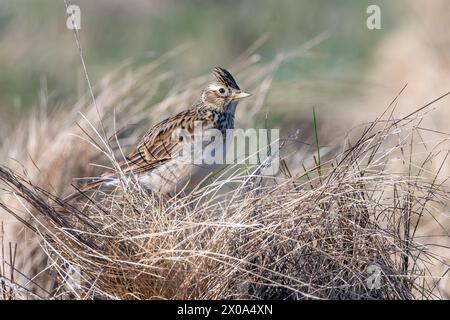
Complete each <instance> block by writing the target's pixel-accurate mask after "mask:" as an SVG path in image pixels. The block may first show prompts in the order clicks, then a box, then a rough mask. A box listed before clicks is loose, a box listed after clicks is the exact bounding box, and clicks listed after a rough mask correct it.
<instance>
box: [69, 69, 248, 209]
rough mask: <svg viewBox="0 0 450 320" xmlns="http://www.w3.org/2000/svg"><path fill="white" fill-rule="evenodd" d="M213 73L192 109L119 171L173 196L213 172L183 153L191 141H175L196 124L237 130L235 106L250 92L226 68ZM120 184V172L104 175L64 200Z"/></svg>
mask: <svg viewBox="0 0 450 320" xmlns="http://www.w3.org/2000/svg"><path fill="white" fill-rule="evenodd" d="M213 74H214V77H215V81H214V82H212V83H210V84H209V85H208V86H207V87H206V88H205V89H204V90H203V91H202V93H201V96H200V98H199V99H198V100H197V101H196V102H195V103H194V104H193V105H192V106H191V107H190V108H189V109H187V110H185V111H182V112H180V113H178V114H176V115H174V116H172V117H169V118H167V119H165V120H163V121H161V122H160V123H158V124H156V125H155V126H154V127H153V128H151V129H150V130H149V131H148V132H147V133H146V134H145V135H144V136H143V137H142V138H141V140H140V142H139V143H138V144H137V146H136V148H135V149H134V150H133V151H132V152H131V153H130V154H129V155H128V156H127V157H126V159H124V160H123V161H121V162H119V164H118V166H119V168H120V171H121V172H122V173H123V174H124V175H125V176H132V175H134V176H135V177H136V178H137V180H138V181H139V183H140V184H141V185H142V186H143V187H145V188H146V189H148V190H151V191H153V192H159V193H163V194H171V193H174V192H176V191H177V190H178V189H179V188H182V187H183V186H184V185H185V184H186V183H187V182H189V181H193V180H195V181H200V180H201V179H203V178H204V177H205V176H206V175H208V174H210V173H211V172H212V171H213V170H214V167H215V166H204V165H198V164H196V163H193V161H192V160H193V159H192V157H186V152H183V151H185V150H186V144H187V143H188V142H187V141H186V140H190V139H182V138H178V139H174V136H175V135H176V134H175V133H176V132H177V131H179V130H183V131H184V132H185V133H186V132H187V134H188V135H189V136H192V135H194V131H195V130H194V129H195V127H196V126H197V125H201V128H202V130H205V131H206V130H209V129H216V130H219V131H220V132H222V133H225V131H226V130H227V129H234V117H235V110H236V106H237V104H238V102H239V100H240V99H242V98H246V97H248V96H250V93H247V92H244V91H242V90H241V89H240V88H239V86H238V84H237V83H236V81H235V79H234V78H233V76H232V75H231V74H230V73H229V72H228V71H227V70H225V69H224V68H220V67H216V68H215V69H214V72H213ZM178 135H179V134H178ZM225 136H226V135H225V134H224V135H223V137H225ZM191 141H192V140H191ZM189 148H190V147H188V149H189ZM119 182H120V175H119V173H118V172H114V171H110V172H105V173H104V174H102V175H101V176H99V177H95V178H92V179H90V180H89V181H87V182H86V183H85V184H84V185H82V186H81V187H80V188H79V189H78V191H77V192H75V193H73V194H71V195H69V196H67V197H66V198H65V201H69V200H73V199H75V198H78V197H79V196H82V195H83V194H84V193H85V192H87V191H89V190H92V189H96V188H100V187H102V186H116V185H118V184H119Z"/></svg>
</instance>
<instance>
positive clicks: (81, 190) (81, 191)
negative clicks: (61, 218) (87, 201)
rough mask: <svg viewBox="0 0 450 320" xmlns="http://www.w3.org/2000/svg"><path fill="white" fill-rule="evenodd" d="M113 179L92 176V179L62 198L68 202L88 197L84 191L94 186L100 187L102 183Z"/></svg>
mask: <svg viewBox="0 0 450 320" xmlns="http://www.w3.org/2000/svg"><path fill="white" fill-rule="evenodd" d="M112 180H113V179H112V178H111V177H96V178H93V179H92V180H90V181H88V182H86V183H85V184H83V185H82V186H81V187H80V188H77V191H75V192H74V193H71V194H69V195H68V196H66V197H65V198H63V199H62V200H63V201H64V202H68V201H72V200H75V199H78V198H81V197H83V196H84V197H88V196H87V195H86V192H88V191H90V190H92V189H95V188H100V187H101V186H102V185H103V184H105V183H108V182H111V181H112Z"/></svg>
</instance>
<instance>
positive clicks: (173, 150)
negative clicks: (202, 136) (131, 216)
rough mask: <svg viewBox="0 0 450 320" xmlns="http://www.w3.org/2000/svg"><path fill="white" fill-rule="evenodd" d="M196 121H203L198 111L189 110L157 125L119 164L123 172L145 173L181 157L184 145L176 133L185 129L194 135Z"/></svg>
mask: <svg viewBox="0 0 450 320" xmlns="http://www.w3.org/2000/svg"><path fill="white" fill-rule="evenodd" d="M194 121H202V119H198V113H197V112H196V109H189V110H186V111H183V112H181V113H178V114H176V115H175V116H173V117H170V118H168V119H166V120H164V121H162V122H160V123H158V124H157V125H155V126H154V127H153V128H152V129H150V131H148V132H147V133H146V134H145V135H144V136H143V137H142V139H141V141H140V143H139V144H138V145H137V147H136V149H135V150H134V151H133V152H132V153H130V154H129V155H128V156H127V157H126V159H125V160H124V161H121V162H120V163H119V164H120V167H121V169H122V170H123V172H124V173H127V172H134V173H136V174H138V173H141V172H145V171H148V170H151V169H152V168H154V167H155V166H158V165H160V164H162V163H164V162H165V161H167V160H170V159H173V158H174V157H176V156H178V155H181V153H182V151H183V144H182V142H181V141H180V140H179V139H176V138H177V135H176V134H174V133H175V131H176V130H178V129H182V130H183V129H184V130H187V131H188V132H189V133H190V134H192V133H193V130H194V125H193V124H194Z"/></svg>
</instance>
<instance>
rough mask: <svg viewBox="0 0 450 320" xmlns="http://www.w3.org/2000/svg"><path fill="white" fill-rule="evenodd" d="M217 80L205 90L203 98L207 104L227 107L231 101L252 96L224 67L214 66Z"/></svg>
mask: <svg viewBox="0 0 450 320" xmlns="http://www.w3.org/2000/svg"><path fill="white" fill-rule="evenodd" d="M213 74H214V77H215V81H214V82H213V83H211V84H209V85H208V86H207V87H206V89H205V90H203V94H202V100H203V102H204V103H205V104H208V105H213V106H217V107H223V108H226V107H227V106H228V105H230V103H231V102H237V101H238V100H240V99H243V98H246V97H249V96H251V94H250V93H248V92H245V91H242V90H241V89H240V88H239V86H238V85H237V83H236V81H235V80H234V78H233V76H232V75H231V74H230V73H229V72H228V71H227V70H225V69H224V68H219V67H216V68H214V72H213Z"/></svg>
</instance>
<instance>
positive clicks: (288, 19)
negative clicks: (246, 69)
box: [0, 0, 402, 119]
mask: <svg viewBox="0 0 450 320" xmlns="http://www.w3.org/2000/svg"><path fill="white" fill-rule="evenodd" d="M71 3H72V4H77V5H79V6H80V8H81V31H80V36H81V43H82V46H83V49H84V57H85V59H86V64H87V68H88V70H89V73H90V77H91V81H92V82H93V83H95V82H96V81H97V80H98V79H99V78H100V77H101V76H102V75H104V74H106V73H108V71H111V70H112V69H114V68H115V67H117V66H118V65H119V64H120V63H121V62H123V61H124V60H125V59H128V58H132V59H136V60H143V61H145V60H146V59H147V60H148V58H149V57H156V56H159V55H161V54H164V52H167V51H168V50H170V49H173V48H175V47H177V46H180V45H182V44H188V45H189V49H188V50H187V51H186V54H185V55H183V56H182V57H181V58H180V59H177V60H176V61H174V62H172V65H170V66H168V68H169V69H171V70H175V72H176V73H177V74H179V75H180V77H181V78H189V77H192V76H197V75H200V74H203V73H205V72H207V71H209V70H211V68H212V67H213V66H215V65H222V66H229V65H230V64H232V63H233V61H234V59H235V58H236V57H238V56H239V55H240V54H241V53H242V52H243V51H245V50H246V49H247V48H249V46H250V45H251V44H252V43H254V42H255V41H256V40H257V39H258V38H260V37H261V36H263V35H266V36H267V41H266V42H265V44H264V45H263V46H262V47H261V49H259V50H258V53H259V54H260V55H261V59H262V60H263V61H264V60H270V59H273V57H274V56H275V55H276V54H277V53H279V52H287V51H289V50H292V49H295V48H297V47H299V46H300V45H301V44H302V43H304V42H306V41H308V40H310V39H312V38H313V37H315V36H317V35H319V34H321V33H322V32H328V34H329V37H328V39H327V40H326V41H324V42H323V43H321V44H320V45H319V46H317V47H316V48H314V49H313V50H312V52H313V53H314V54H313V55H311V56H310V57H306V58H305V57H301V58H298V59H294V60H292V61H290V62H289V63H287V64H285V65H283V67H282V68H281V69H280V70H279V71H278V72H277V74H276V78H275V82H276V83H277V84H279V85H281V86H282V85H284V84H286V85H289V84H292V83H294V82H298V81H301V80H305V81H306V80H307V81H326V82H328V83H342V81H343V80H345V81H347V80H349V79H350V80H351V81H355V82H357V80H358V79H359V78H361V75H362V74H364V72H365V70H367V67H368V66H370V64H371V62H372V61H373V59H374V56H373V48H375V47H376V44H377V42H379V41H380V40H381V39H382V38H383V37H385V36H386V35H387V34H389V33H390V32H392V31H393V30H394V29H395V28H396V25H398V21H397V20H398V19H399V17H402V16H401V15H400V14H399V12H400V11H399V7H398V2H392V1H374V0H370V1H363V0H341V1H334V0H321V1H316V0H304V1H298V0H282V1H270V0H250V1H231V0H221V1H206V0H197V1H194V0H191V1H174V0H171V1H167V0H164V1H163V0H152V1H143V0H131V1H120V0H109V1H107V0H97V1H89V0H77V1H72V2H71ZM370 4H377V5H379V6H380V7H381V9H382V12H383V15H382V26H383V29H382V30H377V31H370V30H368V29H367V28H366V19H367V16H368V15H367V13H366V9H367V6H368V5H370ZM65 11H66V7H65V4H64V1H63V0H1V2H0V116H2V117H3V118H4V119H5V118H11V119H14V118H17V117H20V115H23V114H24V113H26V110H29V109H30V107H31V106H33V105H37V104H38V103H39V92H40V91H41V88H43V87H45V88H46V90H48V92H49V100H50V101H49V105H57V104H58V103H59V102H60V101H63V100H64V101H68V100H67V99H69V101H71V100H70V99H76V97H77V90H78V89H77V88H79V82H80V79H82V78H81V69H80V66H81V65H80V60H79V56H78V51H77V47H76V43H75V40H74V35H73V32H72V31H71V30H68V29H67V28H66V19H67V16H66V12H65ZM324 79H325V80H324ZM351 81H350V82H351ZM333 90H334V91H338V92H333V96H334V98H336V95H338V94H339V93H340V90H339V87H336V86H335V87H334V89H333ZM322 93H323V94H326V92H325V93H324V92H322ZM292 103H293V104H295V103H296V101H292Z"/></svg>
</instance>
